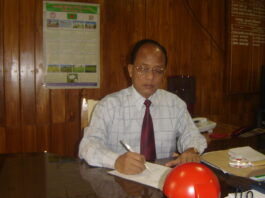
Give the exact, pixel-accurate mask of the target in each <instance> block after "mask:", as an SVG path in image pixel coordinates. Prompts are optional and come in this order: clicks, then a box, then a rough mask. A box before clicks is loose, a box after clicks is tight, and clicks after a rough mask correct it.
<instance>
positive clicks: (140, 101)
mask: <svg viewBox="0 0 265 198" xmlns="http://www.w3.org/2000/svg"><path fill="white" fill-rule="evenodd" d="M131 90H132V92H131V93H132V102H133V104H135V106H136V108H137V110H138V111H141V109H142V108H144V101H145V100H146V98H144V97H143V96H142V95H141V94H140V93H139V92H138V91H137V90H136V89H135V88H134V86H133V85H132V86H131ZM157 95H158V94H157V91H156V92H155V93H154V94H153V95H151V96H150V97H149V98H148V100H150V101H151V102H152V103H151V106H152V105H156V101H157V100H156V98H157Z"/></svg>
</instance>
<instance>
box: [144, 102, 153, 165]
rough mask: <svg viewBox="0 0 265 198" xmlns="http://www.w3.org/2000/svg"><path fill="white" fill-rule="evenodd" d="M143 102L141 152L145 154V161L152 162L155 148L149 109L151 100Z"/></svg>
mask: <svg viewBox="0 0 265 198" xmlns="http://www.w3.org/2000/svg"><path fill="white" fill-rule="evenodd" d="M144 104H145V106H146V109H145V114H144V120H143V126H142V134H141V154H143V155H144V156H145V159H146V160H147V161H151V162H154V161H155V159H156V148H155V137H154V128H153V121H152V117H151V114H150V109H149V107H150V105H151V101H150V100H145V102H144Z"/></svg>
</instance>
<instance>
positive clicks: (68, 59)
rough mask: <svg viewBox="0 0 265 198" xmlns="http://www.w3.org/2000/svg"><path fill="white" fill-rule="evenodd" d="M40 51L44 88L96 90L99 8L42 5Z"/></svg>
mask: <svg viewBox="0 0 265 198" xmlns="http://www.w3.org/2000/svg"><path fill="white" fill-rule="evenodd" d="M43 47H44V64H45V69H46V71H45V76H44V85H45V86H46V87H47V88H51V89H67V88H70V89H74V88H99V86H100V8H99V4H90V3H76V2H62V1H58V2H56V1H44V4H43Z"/></svg>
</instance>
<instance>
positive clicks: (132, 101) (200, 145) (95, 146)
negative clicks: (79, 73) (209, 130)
mask: <svg viewBox="0 0 265 198" xmlns="http://www.w3.org/2000/svg"><path fill="white" fill-rule="evenodd" d="M149 100H150V101H151V102H152V104H151V106H150V113H151V116H152V120H153V127H154V135H155V145H156V155H157V159H161V158H167V157H170V156H171V155H172V153H173V152H176V150H178V151H179V152H183V151H185V150H186V149H188V148H191V147H193V148H196V149H197V150H198V151H199V152H200V153H202V152H203V151H204V149H205V148H206V146H207V143H206V140H205V138H204V137H203V136H202V135H201V134H200V132H199V131H198V129H197V127H196V126H195V125H194V123H193V121H192V119H191V117H190V114H189V113H188V111H187V107H186V104H185V103H184V102H183V101H182V100H181V99H180V98H179V97H178V96H177V95H175V94H173V93H170V92H168V91H165V90H162V89H158V90H157V91H156V92H155V93H154V94H153V95H152V96H151V97H150V98H149ZM144 101H145V98H144V97H142V96H141V95H140V94H139V93H138V92H137V91H136V90H135V88H134V87H133V86H131V87H128V88H126V89H123V90H121V91H119V92H115V93H113V94H110V95H108V96H106V97H104V98H103V99H102V100H101V101H99V102H98V104H97V105H96V107H95V110H94V112H93V115H92V119H91V122H90V125H89V126H88V127H86V128H85V130H84V136H83V139H82V140H81V143H80V145H79V157H80V158H81V159H85V160H86V162H87V163H88V164H90V165H92V166H99V167H106V168H114V163H115V161H116V159H117V158H118V156H119V155H121V154H123V153H125V152H127V151H126V150H125V149H124V147H122V145H121V144H120V140H123V141H125V142H127V143H128V144H129V145H130V146H131V147H132V149H133V150H134V151H135V152H140V139H141V130H142V122H143V117H144V113H145V105H144Z"/></svg>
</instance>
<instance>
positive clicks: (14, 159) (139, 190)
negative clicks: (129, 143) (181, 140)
mask: <svg viewBox="0 0 265 198" xmlns="http://www.w3.org/2000/svg"><path fill="white" fill-rule="evenodd" d="M214 172H215V173H216V175H217V176H218V178H219V181H220V183H221V188H222V196H221V197H224V196H226V195H227V194H228V192H233V191H234V188H235V187H236V186H238V185H240V186H242V187H243V188H245V189H248V188H249V184H250V183H251V181H250V180H249V179H246V178H239V177H234V176H229V175H224V174H223V173H221V172H219V171H217V170H215V171H214ZM129 195H130V196H129ZM0 197H1V198H90V197H91V198H94V197H100V198H123V197H124V198H125V197H135V198H136V197H145V198H148V197H152V198H163V197H165V196H164V195H163V193H162V192H161V191H160V190H157V189H154V188H151V187H147V186H144V185H141V184H137V183H134V182H131V181H127V180H124V179H121V178H118V177H114V176H111V175H109V174H107V169H104V168H93V167H90V166H88V165H87V164H86V163H85V162H83V161H80V160H78V159H74V158H67V157H60V156H57V155H54V154H49V153H32V154H2V155H0Z"/></svg>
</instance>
